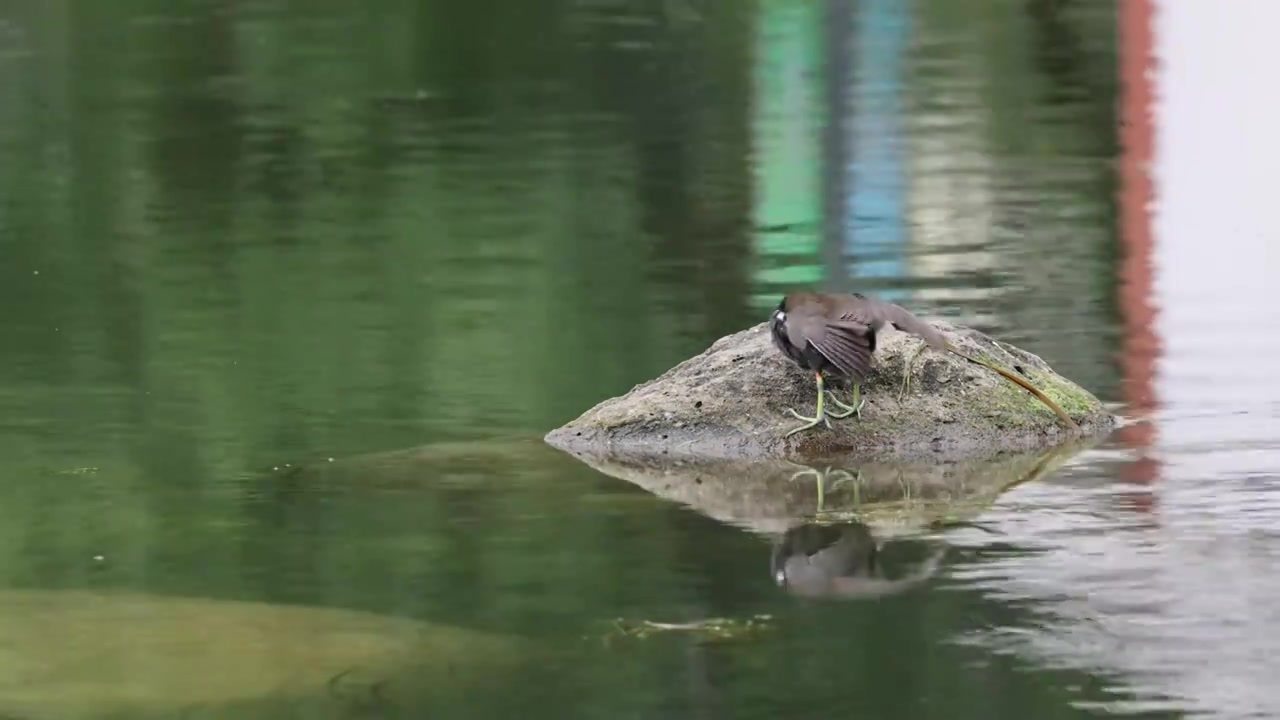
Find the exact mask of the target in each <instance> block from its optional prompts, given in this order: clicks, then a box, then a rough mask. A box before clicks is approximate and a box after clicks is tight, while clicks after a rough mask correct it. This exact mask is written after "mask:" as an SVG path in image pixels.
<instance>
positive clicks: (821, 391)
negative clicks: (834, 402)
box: [783, 372, 831, 437]
mask: <svg viewBox="0 0 1280 720" xmlns="http://www.w3.org/2000/svg"><path fill="white" fill-rule="evenodd" d="M813 377H814V380H815V381H816V382H817V384H818V410H817V412H816V413H814V416H813V417H805V416H804V415H801V414H800V413H798V412H796V411H795V410H792V409H791V408H787V412H789V413H791V414H792V415H794V416H795V417H796V419H797V420H804V421H805V424H804V425H801V426H800V427H798V428H794V429H792V430H790V431H788V432H787V434H786V435H783V437H790V436H792V435H794V434H795V433H798V432H800V431H801V430H808V429H809V428H811V427H814V426H816V425H817V424H818V423H823V424H825V425H826V426H827V428H830V427H831V421H830V420H828V419H827V414H826V412H824V411H823V409H822V399H823V396H824V395H826V394H827V393H826V389H825V388H824V387H823V382H822V373H820V372H815V373H814V374H813Z"/></svg>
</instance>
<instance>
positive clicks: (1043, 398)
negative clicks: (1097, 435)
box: [946, 342, 1080, 431]
mask: <svg viewBox="0 0 1280 720" xmlns="http://www.w3.org/2000/svg"><path fill="white" fill-rule="evenodd" d="M946 348H947V350H950V351H951V352H953V353H955V354H956V355H959V356H960V357H962V358H964V359H965V360H968V361H969V362H971V363H974V364H977V365H981V366H983V367H985V368H988V369H991V370H994V371H995V372H997V373H1000V374H1001V375H1003V376H1004V377H1006V378H1008V379H1009V381H1010V382H1012V383H1014V384H1015V385H1019V386H1021V387H1022V388H1023V389H1025V390H1026V391H1027V392H1029V393H1031V394H1032V395H1035V396H1036V399H1038V400H1039V401H1040V402H1042V403H1044V404H1045V406H1046V407H1048V408H1049V409H1050V410H1052V411H1053V412H1054V414H1055V415H1057V416H1058V417H1059V418H1061V419H1062V422H1064V423H1066V425H1067V427H1069V428H1071V429H1072V430H1073V431H1079V430H1080V426H1079V425H1076V421H1075V420H1072V419H1071V416H1070V415H1068V414H1067V411H1066V410H1063V409H1062V408H1061V407H1060V406H1059V405H1058V403H1056V402H1054V401H1053V400H1051V399H1049V396H1048V395H1045V394H1044V393H1043V392H1041V391H1040V389H1039V388H1037V387H1036V386H1035V385H1032V384H1031V383H1030V382H1027V381H1026V380H1025V379H1023V378H1021V377H1018V376H1017V375H1016V374H1014V373H1011V372H1009V371H1008V370H1005V369H1004V368H1002V367H1000V366H998V365H995V364H992V363H989V362H987V361H986V360H982V359H979V358H976V357H973V356H972V355H969V354H968V353H966V352H964V351H963V350H961V349H960V348H958V347H956V346H955V345H952V344H951V343H950V342H947V343H946Z"/></svg>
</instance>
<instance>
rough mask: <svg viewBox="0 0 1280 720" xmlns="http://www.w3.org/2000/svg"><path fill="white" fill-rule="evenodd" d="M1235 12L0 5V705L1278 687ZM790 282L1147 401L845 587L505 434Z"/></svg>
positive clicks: (644, 366) (595, 712)
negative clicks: (713, 628)
mask: <svg viewBox="0 0 1280 720" xmlns="http://www.w3.org/2000/svg"><path fill="white" fill-rule="evenodd" d="M1153 8H1154V10H1155V11H1158V12H1153ZM1277 20H1280V18H1277V17H1276V10H1275V8H1273V7H1272V5H1271V4H1270V3H1268V2H1266V0H1256V1H1255V2H1252V3H1246V2H1238V3H1235V4H1233V5H1232V7H1231V9H1230V10H1223V9H1222V8H1219V7H1217V6H1214V8H1213V9H1208V7H1207V6H1206V7H1204V8H1201V7H1200V6H1199V5H1197V4H1194V3H1176V2H1172V1H1167V2H1153V3H1151V4H1149V3H1148V2H1146V0H1141V1H1139V0H1134V1H1133V2H1126V3H1125V4H1123V9H1121V10H1117V7H1116V5H1115V4H1113V3H1103V2H1096V3H1095V2H1084V1H1083V0H1081V1H1078V2H1053V1H1050V0H1029V1H1028V2H998V3H990V2H983V3H979V2H970V1H964V2H954V1H947V2H943V1H941V0H914V1H913V2H911V3H905V4H900V3H891V2H882V1H880V0H857V1H855V0H825V1H824V2H813V3H794V2H782V1H780V0H779V1H773V0H756V1H755V2H749V3H718V4H712V3H702V2H696V1H694V0H668V1H667V2H661V3H657V2H655V3H630V4H626V3H614V2H599V1H597V2H578V3H552V2H547V1H544V0H520V1H519V2H516V1H514V0H511V1H508V0H489V1H487V2H479V3H476V2H472V3H461V4H460V3H453V2H446V1H445V0H434V1H433V0H420V1H417V2H414V1H411V0H385V1H379V2H369V3H364V4H362V5H361V6H360V7H359V8H355V7H354V6H352V5H351V4H349V3H334V2H315V3H310V4H308V5H307V6H306V7H305V8H302V7H301V5H299V4H297V3H286V2H280V1H276V0H247V1H244V2H234V3H233V2H221V1H217V0H182V1H180V2H155V1H152V0H128V1H126V2H113V3H89V2H64V3H45V2H35V1H34V0H0V608H3V609H4V612H3V613H2V614H3V615H4V616H5V617H6V618H8V619H7V620H6V621H5V623H0V668H2V669H3V672H2V673H0V675H4V676H5V677H6V678H12V680H9V681H7V682H8V683H9V684H0V715H5V716H12V717H21V718H32V719H33V720H35V719H38V718H54V717H85V718H98V717H113V716H115V717H119V716H128V717H188V718H191V717H209V718H215V717H235V718H250V717H288V716H290V714H293V715H295V716H307V717H353V716H355V715H357V714H362V713H363V714H365V715H370V714H373V713H380V714H381V716H383V717H422V716H423V714H424V713H425V714H427V715H431V716H444V717H510V716H512V714H514V713H517V712H519V713H525V714H529V715H532V716H534V717H539V716H540V717H548V718H550V717H556V718H560V717H612V716H628V717H699V718H702V717H745V718H773V717H789V718H792V717H794V718H804V717H824V718H825V717H832V716H836V715H846V714H847V715H857V716H860V717H884V718H934V717H936V718H944V717H945V718H991V717H1002V718H1004V717H1007V718H1024V717H1036V718H1067V717H1088V716H1096V715H1099V714H1116V715H1124V716H1134V717H1187V716H1192V715H1204V716H1212V717H1222V718H1243V717H1274V716H1276V715H1277V714H1280V693H1277V691H1276V690H1275V689H1274V684H1273V683H1271V682H1269V680H1270V678H1269V673H1268V671H1269V668H1270V666H1271V660H1272V658H1273V657H1274V656H1275V654H1276V651H1277V650H1280V648H1277V646H1276V641H1275V640H1274V638H1278V637H1280V616H1278V615H1277V613H1276V612H1275V611H1274V610H1273V608H1274V606H1275V603H1274V602H1273V598H1274V597H1275V595H1276V594H1277V591H1280V537H1278V536H1277V534H1276V532H1275V531H1274V527H1275V526H1276V525H1277V519H1278V518H1280V505H1278V504H1277V502H1276V500H1275V497H1276V495H1275V493H1274V492H1273V491H1272V486H1273V485H1274V484H1275V480H1276V476H1277V468H1280V453H1277V441H1276V438H1277V437H1280V420H1278V418H1280V414H1278V411H1280V384H1278V383H1277V381H1276V380H1275V373H1274V372H1273V371H1272V365H1273V363H1271V362H1270V361H1269V360H1267V358H1268V356H1269V353H1274V352H1275V351H1276V350H1277V349H1280V348H1277V345H1276V340H1275V339H1274V338H1275V334H1274V333H1269V332H1265V331H1263V332H1259V331H1258V329H1259V328H1264V329H1265V328H1270V327H1274V326H1275V325H1276V322H1277V320H1278V318H1276V317H1275V312H1276V311H1275V309H1274V308H1275V303H1274V302H1272V301H1271V294H1270V293H1269V292H1267V289H1266V288H1267V279H1268V278H1269V277H1270V276H1271V275H1272V274H1273V272H1272V271H1273V270H1274V269H1275V268H1276V267H1277V264H1276V261H1275V259H1276V251H1275V250H1274V249H1272V248H1273V245H1274V243H1273V242H1272V240H1271V239H1272V238H1273V237H1274V236H1275V235H1276V234H1277V232H1280V227H1278V226H1277V223H1276V221H1275V219H1274V213H1272V212H1271V210H1272V207H1271V205H1272V203H1271V197H1270V195H1269V194H1268V189H1269V188H1270V187H1271V185H1272V183H1271V182H1270V180H1269V175H1267V174H1266V173H1267V172H1268V171H1270V169H1271V166H1272V164H1273V163H1271V161H1270V159H1271V158H1275V157H1277V156H1280V148H1277V147H1276V141H1275V139H1274V134H1273V133H1271V132H1270V128H1272V127H1276V126H1280V117H1277V108H1276V107H1275V106H1274V103H1271V101H1270V100H1269V99H1268V98H1269V96H1268V95H1267V93H1266V92H1261V91H1259V90H1258V89H1257V88H1258V87H1259V86H1258V85H1257V78H1258V77H1259V76H1260V75H1259V73H1262V74H1263V75H1265V71H1263V70H1260V68H1265V67H1268V66H1269V64H1274V62H1275V61H1276V60H1277V58H1275V57H1273V56H1274V54H1275V53H1274V51H1272V50H1271V48H1272V47H1273V46H1274V43H1271V42H1269V41H1268V39H1267V38H1265V37H1264V36H1263V32H1264V29H1265V28H1267V27H1270V26H1272V25H1274V23H1275V22H1276V21H1277ZM1148 25H1150V26H1151V27H1152V28H1154V30H1155V35H1154V38H1152V37H1150V36H1148V35H1147V34H1146V33H1144V32H1142V30H1143V28H1145V27H1147V26H1148ZM1206 27H1207V28H1211V29H1212V30H1213V32H1203V30H1204V29H1205V28H1206ZM1122 40H1124V44H1123V45H1122V44H1121V41H1122ZM1156 59H1158V60H1159V64H1158V65H1156V64H1155V60H1156ZM1148 69H1150V72H1145V71H1146V70H1148ZM1122 80H1123V81H1124V82H1122ZM1122 89H1124V93H1121V90H1122ZM1205 108H1213V109H1214V110H1213V112H1208V111H1206V110H1205ZM1148 170H1149V171H1150V176H1149V177H1148V175H1147V172H1148ZM1211 268H1216V269H1217V272H1209V270H1210V269H1211ZM795 287H823V288H835V289H855V288H856V289H862V290H864V291H868V292H872V293H876V294H879V295H882V296H885V297H889V298H892V299H894V300H896V301H898V302H902V303H904V304H906V305H908V306H909V307H911V308H912V309H913V310H915V311H917V312H919V313H921V314H924V315H926V316H931V317H940V318H946V319H948V320H951V321H953V322H961V323H966V324H970V325H974V326H976V327H979V328H981V329H983V330H984V331H987V332H990V333H993V334H995V335H998V336H999V337H1001V338H1002V339H1006V340H1008V341H1010V342H1014V343H1017V344H1019V345H1021V346H1023V347H1025V348H1027V349H1028V350H1030V351H1032V352H1035V353H1037V354H1039V355H1041V356H1042V357H1044V358H1045V359H1046V360H1047V361H1048V362H1049V363H1050V364H1052V365H1053V366H1054V367H1055V368H1057V369H1059V370H1060V371H1061V372H1062V373H1064V374H1065V375H1067V376H1069V377H1072V378H1073V379H1075V380H1077V381H1078V382H1080V383H1081V384H1082V385H1084V386H1086V387H1088V388H1089V389H1091V390H1093V391H1094V392H1095V393H1097V394H1098V396H1099V397H1101V398H1103V399H1104V400H1106V401H1108V402H1112V403H1115V404H1116V407H1117V409H1119V410H1121V411H1123V412H1125V413H1126V414H1127V415H1129V416H1132V417H1137V418H1142V419H1144V422H1140V423H1137V424H1133V425H1130V426H1127V427H1125V428H1124V429H1122V430H1120V431H1119V432H1117V434H1116V436H1115V437H1114V438H1111V439H1109V440H1108V442H1107V443H1105V444H1103V445H1100V446H1098V447H1095V448H1092V449H1089V450H1086V451H1085V452H1082V453H1080V454H1078V455H1075V456H1073V457H1071V458H1070V459H1069V460H1067V461H1066V462H1065V463H1064V464H1063V465H1061V466H1058V467H1055V468H1054V469H1053V470H1052V472H1050V473H1047V474H1046V475H1045V476H1043V477H1036V478H1035V479H1033V480H1031V481H1030V482H1026V483H1023V484H1019V485H1017V486H1015V487H1011V488H1009V489H1008V490H1007V491H1005V492H1003V493H1000V494H998V496H996V497H993V498H990V499H989V502H987V503H986V504H984V505H982V506H979V507H976V508H974V512H975V513H976V515H975V516H974V517H972V518H970V519H971V520H972V523H973V524H972V525H956V526H954V527H949V528H944V529H938V530H919V531H914V532H907V531H903V532H901V533H898V534H891V535H890V536H887V537H885V539H884V542H885V545H884V564H885V568H886V571H888V572H890V573H897V572H907V568H910V567H914V566H915V565H916V563H918V562H919V561H920V560H921V558H925V557H929V556H930V555H931V554H932V553H934V552H935V551H937V550H939V549H942V550H945V554H944V555H943V560H942V561H941V562H940V565H939V567H938V569H937V572H936V573H935V574H933V575H931V576H930V577H929V578H927V579H926V580H924V581H923V582H922V583H921V584H918V585H916V586H913V587H911V588H908V589H906V590H904V591H903V592H900V593H896V594H893V595H891V596H886V597H880V598H856V599H854V598H844V599H839V598H826V599H818V598H812V597H800V596H797V595H796V594H793V593H788V592H786V591H785V590H784V589H782V588H780V587H779V586H778V585H777V584H776V582H775V577H774V574H773V573H772V571H771V567H772V566H771V557H772V554H773V552H774V548H775V544H776V541H777V537H775V534H776V533H775V531H777V530H779V529H780V528H778V527H773V526H765V527H760V526H756V527H753V526H752V525H751V523H742V522H735V518H733V517H729V516H727V515H725V514H723V513H720V512H718V511H715V509H714V508H711V507H709V506H707V505H705V504H703V505H701V506H699V505H698V504H697V503H696V502H687V501H683V500H681V499H680V498H674V497H670V496H663V495H662V494H661V493H658V492H650V491H649V490H652V489H653V488H649V489H646V488H645V487H643V486H641V485H638V484H636V483H633V482H628V481H626V480H624V479H621V478H618V477H614V476H611V475H609V474H607V473H602V472H599V471H597V470H595V469H593V468H592V467H590V466H588V465H585V464H583V463H579V462H577V461H575V460H574V459H572V458H569V457H566V456H564V455H562V454H560V453H557V452H555V451H553V450H550V449H549V448H545V447H543V446H542V445H541V443H540V442H539V441H538V438H539V437H540V436H541V434H542V433H544V432H545V431H547V430H548V429H550V428H552V427H555V426H556V425H558V424H560V423H562V422H564V421H566V420H568V419H570V418H572V417H573V416H575V415H576V414H578V413H579V412H581V411H582V410H584V409H586V408H587V407H590V406H591V405H592V404H594V403H596V402H598V401H599V400H601V399H603V398H606V397H609V396H611V395H615V394H618V393H620V392H624V391H626V390H627V389H629V388H630V387H631V386H632V385H634V384H636V383H638V382H642V381H644V380H646V379H648V378H650V377H652V376H654V375H656V374H658V373H660V372H662V371H664V370H666V369H667V368H669V367H670V366H671V365H672V364H674V363H675V362H678V361H679V360H682V359H684V358H685V357H687V356H689V355H690V354H693V353H695V352H698V351H700V350H702V349H703V348H705V347H706V346H707V345H708V344H709V343H710V342H712V341H713V340H715V339H716V338H718V337H720V336H721V335H723V334H726V333H728V332H732V331H734V330H737V329H740V328H742V327H744V326H746V325H748V324H751V323H754V322H757V321H758V320H759V319H761V318H762V317H764V315H765V313H767V310H768V308H769V307H770V306H771V305H773V304H774V303H776V299H777V297H778V295H779V293H781V292H784V291H785V290H786V289H791V288H795ZM299 468H301V469H299ZM796 482H797V483H801V485H797V487H800V488H803V487H809V486H808V485H804V483H807V482H809V481H808V480H804V479H801V480H797V481H796ZM787 492H794V493H802V492H808V491H807V490H803V489H796V490H789V491H787ZM834 492H835V491H834V490H833V493H834ZM787 497H793V499H795V498H798V499H796V502H798V503H800V504H803V503H807V502H808V501H809V500H810V499H811V498H809V497H808V496H807V495H795V496H790V495H788V496H787ZM685 500H688V498H685ZM849 532H850V533H854V534H855V535H857V533H861V532H862V531H861V530H858V529H856V528H855V529H851V530H849ZM877 532H878V531H877ZM853 536H854V535H849V537H853ZM857 537H862V536H861V535H857ZM756 615H768V616H770V618H771V621H770V623H769V627H768V629H767V630H765V631H763V632H760V633H758V634H752V635H749V636H744V637H736V638H734V639H731V640H728V641H720V642H704V641H700V640H698V639H697V638H696V637H695V636H692V635H690V634H687V633H680V632H675V633H658V634H656V635H653V636H650V637H647V638H643V639H640V638H627V637H623V638H616V637H615V638H612V639H609V636H610V634H611V633H612V632H613V630H615V629H616V627H615V625H614V620H615V619H617V618H622V619H624V620H626V621H628V622H631V621H641V620H651V621H657V622H668V623H681V622H692V621H697V620H699V619H706V618H728V619H745V618H750V617H753V616H756ZM35 628H48V630H47V631H44V632H40V631H38V630H35ZM308 643H310V645H309V644H308ZM308 648H311V649H310V650H309V651H308V650H307V649H308ZM273 658H275V660H274V661H273V660H272V659H273ZM246 668H258V669H260V671H254V672H249V671H247V670H246ZM339 668H341V669H339ZM214 677H216V678H218V682H211V681H207V680H208V679H209V678H214Z"/></svg>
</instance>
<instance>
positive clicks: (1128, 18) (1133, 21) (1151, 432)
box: [1117, 0, 1160, 510]
mask: <svg viewBox="0 0 1280 720" xmlns="http://www.w3.org/2000/svg"><path fill="white" fill-rule="evenodd" d="M1155 1H1156V0H1125V1H1124V2H1121V3H1118V8H1119V16H1118V22H1119V29H1120V32H1119V40H1120V81H1121V120H1120V124H1121V126H1120V142H1121V147H1122V150H1121V157H1120V173H1121V178H1120V179H1121V182H1120V219H1121V228H1120V249H1121V256H1122V259H1121V262H1120V276H1119V278H1118V280H1119V283H1120V287H1119V295H1120V311H1121V314H1122V315H1123V322H1124V339H1123V341H1122V343H1121V350H1120V366H1121V370H1122V373H1123V384H1122V389H1121V392H1122V394H1123V397H1124V399H1125V402H1126V404H1127V405H1128V411H1129V412H1130V413H1133V414H1134V415H1138V416H1147V415H1149V414H1150V413H1151V412H1152V411H1153V410H1154V409H1155V407H1156V405H1157V403H1158V400H1157V398H1156V394H1155V364H1156V358H1157V357H1158V356H1159V354H1160V339H1159V337H1158V336H1157V335H1156V330H1155V315H1156V310H1155V307H1154V306H1153V304H1152V301H1151V295H1152V291H1153V287H1152V284H1153V283H1152V280H1153V277H1152V262H1151V256H1152V249H1153V248H1152V234H1151V210H1150V206H1151V203H1152V196H1153V192H1152V181H1151V175H1150V164H1151V159H1152V150H1153V145H1154V140H1153V138H1154V132H1153V125H1154V120H1153V118H1152V95H1153V85H1154V73H1155V62H1154V59H1153V48H1152V27H1151V26H1152V23H1153V20H1154V18H1153V12H1154V7H1153V6H1154V4H1155ZM1117 435H1118V437H1119V439H1120V440H1121V441H1122V442H1124V443H1125V444H1126V445H1128V446H1129V447H1132V448H1134V449H1135V450H1137V452H1138V455H1139V457H1138V459H1137V460H1135V461H1133V462H1132V463H1130V464H1129V465H1127V466H1126V467H1125V468H1124V470H1123V472H1122V478H1123V479H1124V480H1125V481H1127V482H1132V483H1138V484H1143V485H1149V484H1151V483H1153V482H1154V481H1155V480H1156V479H1157V478H1158V477H1159V474H1160V466H1159V462H1158V461H1157V460H1156V459H1155V458H1154V457H1152V456H1151V454H1150V450H1151V447H1152V445H1154V443H1155V439H1156V427H1155V424H1154V423H1153V422H1141V423H1137V424H1134V425H1130V426H1128V427H1125V428H1123V429H1121V430H1120V431H1119V432H1118V433H1117ZM1135 495H1137V497H1134V498H1133V500H1134V502H1135V505H1137V506H1138V507H1140V508H1141V509H1144V510H1150V509H1151V508H1152V506H1154V504H1155V498H1154V496H1153V495H1152V493H1150V492H1149V491H1147V492H1142V493H1137V494H1135Z"/></svg>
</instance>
